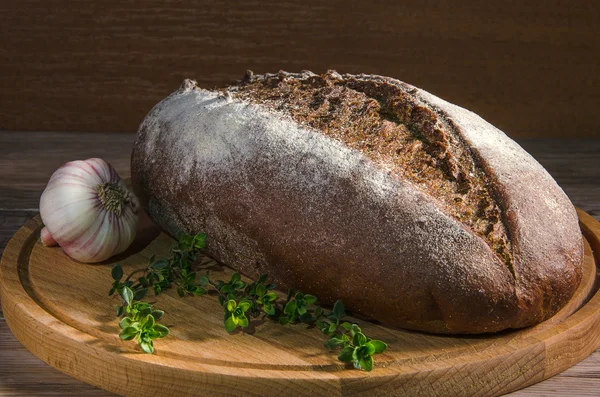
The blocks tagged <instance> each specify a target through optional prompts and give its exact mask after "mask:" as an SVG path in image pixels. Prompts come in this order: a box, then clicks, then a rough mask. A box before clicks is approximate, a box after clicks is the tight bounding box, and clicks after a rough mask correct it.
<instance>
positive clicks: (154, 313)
mask: <svg viewBox="0 0 600 397" xmlns="http://www.w3.org/2000/svg"><path fill="white" fill-rule="evenodd" d="M151 314H152V317H154V319H155V320H156V321H158V320H160V319H161V318H162V316H163V315H164V314H165V312H164V311H162V310H152V313H151Z"/></svg>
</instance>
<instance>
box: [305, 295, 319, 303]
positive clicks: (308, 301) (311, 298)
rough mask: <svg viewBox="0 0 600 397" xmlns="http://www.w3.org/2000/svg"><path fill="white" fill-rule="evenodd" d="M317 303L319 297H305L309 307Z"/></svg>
mask: <svg viewBox="0 0 600 397" xmlns="http://www.w3.org/2000/svg"><path fill="white" fill-rule="evenodd" d="M316 301H317V297H316V296H313V295H304V302H306V304H307V305H312V304H313V303H315V302H316Z"/></svg>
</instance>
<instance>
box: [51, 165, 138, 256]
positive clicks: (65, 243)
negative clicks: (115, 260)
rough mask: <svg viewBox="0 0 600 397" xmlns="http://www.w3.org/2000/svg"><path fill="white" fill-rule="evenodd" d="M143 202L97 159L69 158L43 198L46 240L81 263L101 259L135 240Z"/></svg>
mask: <svg viewBox="0 0 600 397" xmlns="http://www.w3.org/2000/svg"><path fill="white" fill-rule="evenodd" d="M139 211H140V204H139V201H138V199H137V197H135V195H134V194H133V193H132V192H131V191H129V189H128V188H127V187H126V186H125V183H124V182H123V181H122V180H121V178H119V175H118V174H117V172H116V171H115V169H114V168H113V167H112V166H111V165H110V164H109V163H108V162H106V161H104V160H102V159H99V158H92V159H88V160H77V161H70V162H68V163H66V164H64V165H63V166H61V167H60V168H59V169H57V170H56V171H55V172H54V174H52V176H51V177H50V181H48V185H47V186H46V189H45V190H44V192H43V193H42V197H41V199H40V215H41V217H42V222H44V225H45V228H44V229H42V232H41V240H42V243H43V244H44V245H52V244H53V243H54V242H56V243H58V245H60V246H61V247H62V249H63V250H64V252H65V253H66V254H67V255H69V256H70V257H71V258H73V259H76V260H78V261H80V262H86V263H93V262H101V261H103V260H106V259H108V258H110V257H111V256H113V255H116V254H119V253H121V252H123V251H125V250H126V249H127V248H128V247H129V246H130V245H131V243H132V242H133V240H134V238H135V233H136V229H137V224H138V220H139Z"/></svg>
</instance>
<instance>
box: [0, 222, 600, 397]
mask: <svg viewBox="0 0 600 397" xmlns="http://www.w3.org/2000/svg"><path fill="white" fill-rule="evenodd" d="M579 217H580V221H581V229H582V231H583V235H584V236H585V238H586V240H587V243H586V251H585V255H586V256H585V272H584V279H583V282H582V284H581V286H580V288H579V290H578V291H577V292H576V294H575V296H574V297H573V299H572V300H571V302H570V303H569V304H568V305H567V307H565V308H564V309H563V310H562V311H561V312H559V313H558V314H557V315H556V316H554V317H553V318H551V319H550V320H548V321H546V322H544V323H542V324H539V325H537V326H535V327H532V328H528V329H524V330H519V331H511V332H503V333H499V334H494V335H485V336H469V337H449V336H435V335H428V334H424V333H419V332H410V331H402V330H395V329H390V328H386V327H383V326H380V325H376V324H373V323H369V322H367V321H364V320H356V321H357V322H358V323H359V324H360V325H361V327H362V328H363V330H365V333H366V334H367V335H369V336H371V337H373V338H376V339H381V340H384V341H386V342H387V343H388V345H389V348H388V350H387V351H386V352H385V353H384V354H380V355H377V356H376V357H375V358H376V363H375V369H374V370H373V371H372V372H368V373H367V372H363V371H359V370H353V369H350V368H349V367H348V366H346V365H345V364H343V363H341V362H339V361H338V360H337V351H336V352H330V351H328V350H327V349H326V348H324V347H323V342H324V341H325V338H324V336H323V335H322V334H321V332H320V331H318V330H317V329H309V328H307V327H306V326H305V325H286V326H280V325H279V324H273V323H271V322H268V321H267V322H264V323H263V322H262V321H257V322H255V323H254V324H253V325H252V326H251V327H250V329H251V331H250V332H237V333H234V334H232V335H229V334H227V332H226V331H225V330H224V328H223V314H222V310H221V308H220V307H219V305H218V302H217V299H216V297H212V296H210V297H209V296H202V297H195V298H192V297H186V298H179V297H178V296H177V294H176V293H175V291H169V292H167V293H166V294H163V295H161V296H159V297H158V298H156V307H157V308H160V309H163V310H165V312H166V314H165V317H164V318H163V320H162V321H161V322H162V323H164V324H165V325H167V326H169V327H170V328H171V334H170V335H169V336H168V337H166V338H164V339H159V340H157V341H156V349H157V351H156V353H155V354H153V355H148V354H145V353H142V352H141V351H140V350H139V348H137V346H136V344H135V343H134V342H123V341H121V340H120V339H119V337H118V332H119V328H118V320H117V318H116V317H115V315H114V312H115V307H116V306H117V305H118V303H119V300H118V298H116V297H113V298H110V297H108V295H107V292H108V290H109V288H110V285H111V283H112V278H111V274H110V273H111V272H110V270H111V267H112V264H113V263H121V264H122V265H123V267H124V269H125V271H129V270H131V269H135V268H139V267H141V266H144V265H145V264H146V263H147V261H148V259H149V258H150V256H151V255H152V254H155V255H156V256H157V257H160V256H164V255H165V254H166V253H167V252H168V248H169V246H170V245H171V243H172V240H171V238H170V237H168V236H167V235H165V234H163V233H160V232H159V231H158V230H157V229H156V228H155V227H154V226H153V225H151V224H145V225H144V226H143V227H142V229H141V230H140V233H139V234H138V240H137V241H136V242H135V243H134V245H133V246H132V247H131V248H130V250H129V251H128V252H126V253H125V254H123V255H120V256H119V257H117V258H113V259H111V260H110V261H107V262H105V263H102V264H99V265H87V264H81V263H78V262H75V261H73V260H71V259H70V258H68V257H67V256H66V255H65V254H64V253H63V252H62V250H61V249H60V248H58V247H53V248H47V247H44V246H43V245H42V244H41V243H40V242H39V241H38V240H39V233H40V229H41V221H40V219H39V217H36V218H33V219H32V220H30V221H29V222H28V223H27V224H26V225H25V226H23V227H22V228H21V229H20V230H19V231H18V232H17V234H16V235H15V236H14V237H13V238H12V240H11V241H10V242H9V244H8V246H7V247H6V250H5V251H4V255H3V257H2V262H1V265H0V269H1V272H0V296H1V298H2V307H3V310H4V315H5V317H6V321H7V323H8V325H9V327H10V329H11V331H12V332H13V333H14V334H15V336H16V337H17V339H18V340H19V341H20V342H21V343H23V345H25V347H26V348H27V349H29V351H31V352H32V353H33V354H35V355H36V356H37V357H39V358H41V359H42V360H44V361H45V362H47V363H48V364H50V365H51V366H53V367H55V368H57V369H59V370H61V371H63V372H64V373H66V374H68V375H71V376H73V377H75V378H77V379H80V380H82V381H85V382H88V383H91V384H93V385H95V386H98V387H101V388H103V389H106V390H109V391H111V392H115V393H119V394H123V395H127V396H152V395H160V396H178V397H183V396H200V395H202V396H204V395H216V396H226V395H241V396H248V395H256V396H275V395H277V396H281V395H293V396H315V395H324V396H338V395H364V396H376V395H419V396H433V395H435V396H462V395H480V396H487V395H498V394H503V393H507V392H510V391H513V390H516V389H519V388H522V387H525V386H528V385H531V384H533V383H536V382H539V381H541V380H544V379H546V378H549V377H551V376H553V375H555V374H557V373H559V372H561V371H563V370H565V369H567V368H569V367H570V366H572V365H574V364H576V363H578V362H579V361H581V360H582V359H584V358H585V357H586V356H588V355H589V354H590V353H591V352H593V351H594V350H595V349H596V348H597V347H598V346H600V310H599V309H600V294H598V285H597V275H596V263H597V261H598V260H599V259H600V258H599V257H598V255H599V253H600V240H599V236H600V224H599V223H598V222H597V221H596V220H594V219H593V218H592V217H591V216H589V215H587V214H585V213H584V212H582V211H579ZM593 252H594V253H595V255H596V257H595V258H594V253H593ZM203 267H207V268H209V269H210V272H211V274H212V275H213V276H215V277H216V278H222V279H225V278H226V277H227V276H228V275H229V274H231V270H229V269H227V268H224V267H222V266H219V265H217V264H216V263H214V262H212V263H207V264H204V265H203Z"/></svg>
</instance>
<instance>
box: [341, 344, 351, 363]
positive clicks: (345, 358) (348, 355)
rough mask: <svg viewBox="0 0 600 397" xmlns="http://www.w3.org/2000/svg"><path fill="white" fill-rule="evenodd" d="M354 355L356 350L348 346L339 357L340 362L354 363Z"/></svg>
mask: <svg viewBox="0 0 600 397" xmlns="http://www.w3.org/2000/svg"><path fill="white" fill-rule="evenodd" d="M353 353H354V348H353V347H350V346H347V347H344V348H343V349H342V352H341V353H340V354H339V356H338V360H340V361H344V362H349V361H352V354H353Z"/></svg>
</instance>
